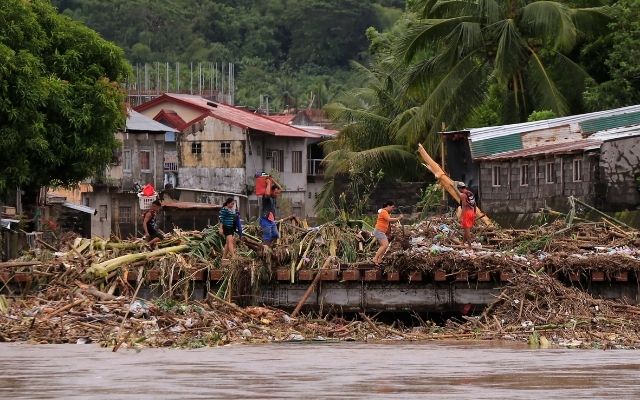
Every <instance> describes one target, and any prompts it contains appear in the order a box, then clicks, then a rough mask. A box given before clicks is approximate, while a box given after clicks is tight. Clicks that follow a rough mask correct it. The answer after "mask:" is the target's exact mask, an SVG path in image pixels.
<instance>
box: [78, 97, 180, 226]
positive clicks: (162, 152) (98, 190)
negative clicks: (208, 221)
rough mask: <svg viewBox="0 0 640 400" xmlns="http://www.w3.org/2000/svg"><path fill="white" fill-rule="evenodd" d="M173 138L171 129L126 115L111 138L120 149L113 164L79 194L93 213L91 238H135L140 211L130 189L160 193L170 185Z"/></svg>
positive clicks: (154, 122)
mask: <svg viewBox="0 0 640 400" xmlns="http://www.w3.org/2000/svg"><path fill="white" fill-rule="evenodd" d="M175 134H176V130H175V129H173V128H171V127H169V126H166V125H163V124H161V123H159V122H157V121H154V120H152V119H151V118H148V117H145V116H144V115H142V114H140V113H138V112H136V111H133V110H130V111H129V115H128V116H127V124H126V128H125V129H124V130H123V131H122V132H117V133H116V134H115V135H116V139H117V140H118V141H119V142H120V143H121V147H120V148H119V149H118V151H117V152H116V154H115V155H114V160H113V162H112V163H111V164H110V165H109V166H108V167H107V169H106V170H105V171H104V173H103V174H101V175H99V176H97V177H94V178H93V180H92V182H91V184H92V191H90V192H85V193H83V194H82V203H83V205H84V206H88V207H92V208H94V209H96V210H97V214H96V215H94V216H93V217H92V220H91V236H100V237H105V238H107V237H109V236H110V235H111V234H115V235H117V236H120V237H128V236H131V235H133V236H138V235H139V233H140V232H141V229H142V228H141V227H142V225H141V210H140V207H139V201H138V197H137V191H136V189H134V186H135V185H136V184H140V185H145V184H149V183H150V184H152V185H153V186H154V187H155V188H157V191H161V190H162V188H163V187H164V186H165V184H167V183H172V182H173V180H172V179H173V178H171V176H172V174H173V173H174V172H175V171H174V170H175V169H177V168H176V160H175V140H176V135H175ZM172 151H173V152H174V153H171V152H172Z"/></svg>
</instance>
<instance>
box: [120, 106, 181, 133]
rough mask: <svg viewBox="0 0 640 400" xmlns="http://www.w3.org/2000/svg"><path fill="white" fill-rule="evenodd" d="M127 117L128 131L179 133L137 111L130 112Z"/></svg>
mask: <svg viewBox="0 0 640 400" xmlns="http://www.w3.org/2000/svg"><path fill="white" fill-rule="evenodd" d="M128 111H129V115H128V116H127V131H142V132H178V131H177V130H175V129H173V128H172V127H170V126H167V125H164V124H161V123H160V122H158V121H155V120H153V119H151V118H149V117H147V116H146V115H142V114H140V113H139V112H137V111H134V110H128Z"/></svg>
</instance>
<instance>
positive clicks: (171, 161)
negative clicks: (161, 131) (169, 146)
mask: <svg viewBox="0 0 640 400" xmlns="http://www.w3.org/2000/svg"><path fill="white" fill-rule="evenodd" d="M164 170H165V171H171V172H176V171H178V152H176V151H165V153H164Z"/></svg>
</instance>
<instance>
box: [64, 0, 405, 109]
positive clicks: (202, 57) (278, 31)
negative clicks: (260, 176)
mask: <svg viewBox="0 0 640 400" xmlns="http://www.w3.org/2000/svg"><path fill="white" fill-rule="evenodd" d="M404 3H405V2H404V0H198V1H195V0H109V1H104V0H53V4H54V5H55V6H56V7H57V8H58V10H59V11H60V12H61V13H63V14H65V15H68V16H70V17H72V18H73V19H76V20H79V21H82V22H84V23H86V24H87V25H88V26H89V27H91V28H93V29H95V30H96V31H98V32H99V33H100V34H102V35H103V37H105V38H106V39H108V40H111V41H113V42H115V43H116V44H118V45H119V46H121V47H122V48H123V49H124V50H125V52H126V55H127V58H128V59H129V61H130V62H131V63H134V64H135V63H144V62H156V61H159V62H199V61H205V62H212V61H218V62H234V63H236V64H237V66H236V74H237V77H236V85H237V92H236V98H237V101H238V102H239V103H242V104H247V105H253V106H255V105H256V104H257V103H258V102H259V96H260V94H268V95H270V96H271V98H272V102H273V104H274V106H275V107H278V106H282V105H283V104H284V103H285V102H287V103H291V102H293V103H297V104H293V105H298V106H302V105H304V104H306V103H307V102H308V97H310V96H311V93H313V97H314V98H315V99H316V104H315V105H316V106H320V105H323V104H324V103H326V102H328V101H329V100H331V98H332V97H333V96H334V95H336V94H338V93H339V92H340V91H342V90H344V89H345V88H346V87H349V86H352V85H354V84H356V82H353V80H354V77H355V75H354V74H353V73H352V72H350V68H349V62H350V61H351V60H358V61H363V60H364V59H365V58H366V57H367V47H368V41H367V38H366V36H365V31H366V29H367V28H368V27H370V26H373V27H376V28H378V29H385V28H387V27H389V26H391V25H392V24H393V22H394V21H395V20H396V19H397V18H399V17H400V16H401V14H402V10H403V8H404ZM289 105H292V104H289Z"/></svg>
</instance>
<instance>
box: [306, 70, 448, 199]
mask: <svg viewBox="0 0 640 400" xmlns="http://www.w3.org/2000/svg"><path fill="white" fill-rule="evenodd" d="M395 65H396V63H395V61H394V60H392V59H385V58H381V59H379V60H377V62H375V63H374V64H373V66H372V67H370V68H366V67H365V66H363V65H360V64H355V63H354V67H355V68H357V69H358V70H359V71H360V72H361V73H362V74H363V75H364V76H365V77H366V78H367V79H366V81H367V84H366V86H365V87H362V88H357V89H353V90H350V91H347V92H346V93H344V94H342V95H341V96H340V97H339V98H338V99H337V100H336V101H335V102H333V103H330V104H328V105H327V106H325V107H324V109H325V111H326V112H327V115H328V116H329V118H331V119H332V120H333V121H334V122H335V123H336V124H337V126H338V128H339V129H340V132H339V134H338V135H337V137H336V138H335V139H333V140H329V141H326V142H325V143H324V144H323V147H324V150H325V153H327V156H326V157H325V159H324V161H323V162H324V164H325V166H326V169H325V177H326V178H327V184H326V185H325V187H324V188H323V191H322V192H321V194H320V196H319V197H318V199H317V201H316V209H322V208H327V207H330V206H331V202H332V199H333V195H334V186H333V185H334V183H335V178H336V177H337V176H347V177H350V178H354V177H355V176H359V175H363V174H368V173H369V172H370V171H380V170H382V171H384V172H385V176H386V177H387V178H390V177H395V178H398V177H409V176H414V175H416V172H417V171H419V168H420V163H419V161H418V158H417V156H416V154H415V148H416V147H415V145H416V144H417V142H415V143H410V142H406V141H404V139H400V138H399V137H398V136H397V135H396V133H397V127H398V126H401V125H402V123H400V122H398V121H404V120H406V119H407V115H408V114H407V111H406V110H411V109H413V107H415V106H416V105H417V104H415V103H411V102H410V100H408V98H407V97H406V96H403V94H402V93H401V85H400V84H399V80H400V77H401V71H399V70H398V69H397V68H395ZM431 147H437V146H431Z"/></svg>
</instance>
